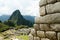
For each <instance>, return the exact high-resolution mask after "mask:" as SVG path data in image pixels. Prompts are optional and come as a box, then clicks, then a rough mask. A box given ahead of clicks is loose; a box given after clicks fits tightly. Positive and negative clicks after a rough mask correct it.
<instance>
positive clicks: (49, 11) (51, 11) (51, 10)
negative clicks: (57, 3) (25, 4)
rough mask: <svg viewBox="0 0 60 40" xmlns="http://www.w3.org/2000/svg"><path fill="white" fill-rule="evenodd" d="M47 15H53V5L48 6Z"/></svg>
mask: <svg viewBox="0 0 60 40" xmlns="http://www.w3.org/2000/svg"><path fill="white" fill-rule="evenodd" d="M46 12H47V14H50V13H53V4H49V5H47V6H46Z"/></svg>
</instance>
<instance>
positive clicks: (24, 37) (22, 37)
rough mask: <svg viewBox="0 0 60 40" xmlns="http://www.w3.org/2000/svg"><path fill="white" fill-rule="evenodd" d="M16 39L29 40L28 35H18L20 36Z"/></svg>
mask: <svg viewBox="0 0 60 40" xmlns="http://www.w3.org/2000/svg"><path fill="white" fill-rule="evenodd" d="M16 38H17V39H22V40H29V37H28V35H20V36H16ZM4 40H10V39H8V38H6V39H4Z"/></svg>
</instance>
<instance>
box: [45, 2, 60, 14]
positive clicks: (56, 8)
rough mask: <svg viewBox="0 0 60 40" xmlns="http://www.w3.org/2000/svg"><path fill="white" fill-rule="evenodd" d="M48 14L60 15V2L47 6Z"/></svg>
mask: <svg viewBox="0 0 60 40" xmlns="http://www.w3.org/2000/svg"><path fill="white" fill-rule="evenodd" d="M46 11H47V14H52V13H60V2H57V3H55V4H49V5H47V6H46Z"/></svg>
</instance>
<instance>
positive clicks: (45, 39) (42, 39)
mask: <svg viewBox="0 0 60 40" xmlns="http://www.w3.org/2000/svg"><path fill="white" fill-rule="evenodd" d="M41 40H50V39H48V38H41Z"/></svg>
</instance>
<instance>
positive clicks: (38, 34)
mask: <svg viewBox="0 0 60 40" xmlns="http://www.w3.org/2000/svg"><path fill="white" fill-rule="evenodd" d="M37 36H39V37H40V38H44V37H45V33H44V31H37Z"/></svg>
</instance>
